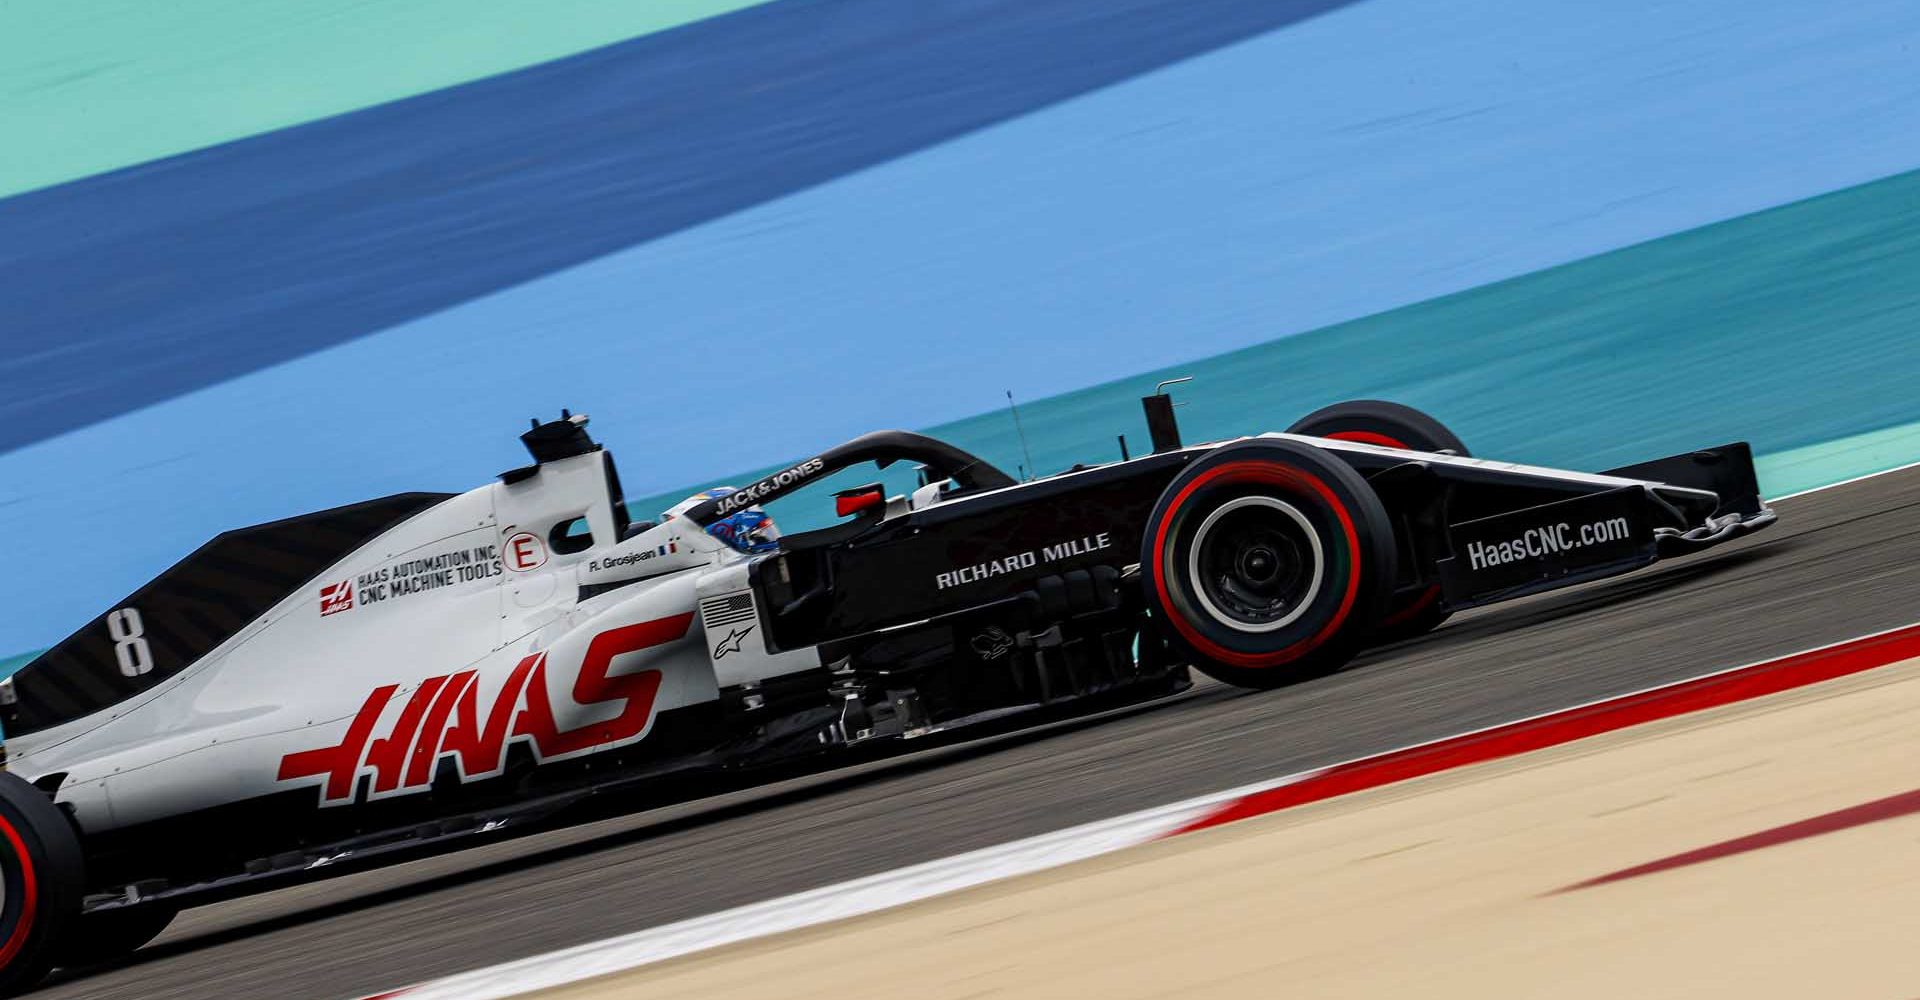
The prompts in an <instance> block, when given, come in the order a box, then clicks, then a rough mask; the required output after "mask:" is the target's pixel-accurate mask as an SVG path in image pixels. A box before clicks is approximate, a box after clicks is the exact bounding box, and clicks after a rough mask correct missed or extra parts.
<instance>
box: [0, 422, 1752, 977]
mask: <svg viewBox="0 0 1920 1000" xmlns="http://www.w3.org/2000/svg"><path fill="white" fill-rule="evenodd" d="M1143 403H1144V405H1145V408H1146V413H1147V421H1148V426H1149V430H1150V432H1151V436H1152V438H1153V443H1154V448H1153V451H1152V453H1151V454H1147V455H1142V456H1140V457H1136V458H1130V459H1128V458H1125V457H1124V453H1123V460H1122V461H1119V462H1115V463H1111V464H1105V465H1097V466H1091V467H1084V466H1076V467H1075V468H1073V469H1070V470H1068V471H1066V472H1063V473H1060V474H1058V475H1054V476H1050V477H1047V478H1043V479H1038V480H1034V481H1029V482H1016V481H1015V480H1014V479H1012V478H1011V477H1009V476H1008V475H1007V474H1005V473H1004V472H1001V471H1000V470H999V469H996V468H994V467H993V466H992V465H990V464H988V463H987V462H985V461H983V460H982V459H980V458H978V457H976V456H974V455H971V454H968V453H967V452H965V451H962V450H960V449H959V448H955V447H953V446H951V445H949V444H945V443H942V442H940V441H937V440H934V439H932V438H928V437H924V436H922V435H918V434H910V433H905V432H900V431H883V432H879V433H875V434H869V435H866V436H864V437H861V438H858V439H855V440H853V441H851V442H848V443H846V444H843V445H841V446H839V447H836V448H832V449H829V450H828V451H825V452H823V453H821V454H819V455H816V456H814V457H811V458H808V459H807V460H805V461H803V462H799V463H797V464H794V465H792V466H791V467H788V468H785V469H783V470H781V471H779V472H777V473H775V474H773V475H770V476H767V477H766V478H764V479H762V480H760V481H758V482H755V483H752V484H751V485H748V486H746V487H745V488H742V489H726V488H722V489H715V490H709V491H707V492H705V493H701V494H697V495H696V496H694V497H692V498H689V499H688V500H687V501H686V502H684V503H682V504H680V505H678V506H676V507H675V508H674V509H672V510H671V511H668V512H667V513H666V514H665V516H664V517H663V519H662V520H660V521H658V522H657V523H656V522H634V521H632V520H630V515H629V513H628V510H627V507H626V504H625V503H624V502H623V499H622V496H621V490H620V483H619V479H618V477H617V475H616V474H615V471H614V463H613V459H612V456H611V454H610V453H609V452H607V451H605V450H603V449H602V448H601V446H600V445H598V444H596V443H594V442H593V441H592V439H591V438H590V437H589V436H588V434H587V431H586V420H585V418H584V417H579V416H571V415H567V414H564V413H563V415H562V419H560V420H557V421H552V422H547V423H540V422H538V421H535V425H534V427H533V428H532V429H531V430H529V431H527V432H526V433H525V434H523V435H522V440H523V441H524V443H525V444H526V446H527V448H528V449H529V450H530V451H531V453H532V456H533V464H531V465H528V466H526V467H525V468H520V469H515V470H513V471H511V472H507V473H505V474H503V475H502V476H500V477H499V480H498V481H497V482H492V483H489V484H487V485H485V486H482V487H480V488H478V489H475V490H473V491H471V492H468V493H464V494H460V495H457V496H455V495H442V494H427V493H411V494H404V495H398V496H390V497H386V498H384V499H379V500H373V501H369V502H366V503H361V504H355V505H352V506H349V507H342V508H338V509H335V510H329V511H324V512H321V513H317V514H309V515H306V516H303V517H295V518H292V519H289V520H285V521H279V522H275V523H271V524H264V525H259V526H256V527H251V528H245V529H241V530H237V531H231V532H228V533H226V534H223V535H220V536H219V537H217V538H215V539H214V540H213V541H211V542H209V543H207V544H206V545H205V546H203V547H202V548H201V549H199V550H198V551H196V552H194V553H193V554H192V555H190V556H188V557H187V558H186V559H184V560H183V561H181V562H180V563H179V564H178V565H176V566H174V567H173V568H171V569H169V570H168V571H167V572H165V573H163V574H161V575H160V576H159V577H158V578H156V579H154V580H153V581H152V582H150V583H149V584H147V585H146V586H144V587H142V588H140V589H139V590H138V591H136V592H135V593H133V594H132V595H131V596H129V597H127V598H126V599H125V600H122V601H120V602H118V603H117V604H116V605H114V607H113V608H111V609H110V610H108V611H107V612H106V613H105V614H103V615H101V616H100V617H99V618H97V619H95V620H94V621H92V622H90V623H88V624H87V625H86V626H85V627H84V628H82V629H81V630H80V631H78V632H76V633H74V634H73V635H72V636H71V637H70V638H68V639H67V640H66V641H64V642H62V643H60V644H59V645H58V646H56V647H54V648H53V649H51V650H49V651H48V652H46V653H45V654H43V655H42V656H40V657H39V658H38V659H36V660H34V661H33V662H32V663H31V664H29V665H28V666H26V667H25V668H24V669H22V670H21V671H20V672H19V673H18V674H17V675H15V676H14V677H13V678H11V679H10V680H8V681H6V682H3V683H0V720H3V721H4V725H5V733H6V737H5V744H4V750H5V753H6V754H7V755H8V758H9V759H8V761H7V771H6V773H4V774H0V882H3V883H4V885H3V888H4V901H3V902H0V986H4V987H5V988H8V989H18V988H21V987H22V986H24V985H26V984H30V983H32V982H34V981H35V980H36V979H37V978H38V977H40V976H41V975H42V974H43V973H45V972H46V970H47V969H48V968H49V967H50V966H52V965H54V964H68V963H77V962H84V961H91V960H99V959H103V958H109V957H113V956H115V955H118V954H123V953H125V952H128V951H131V950H133V949H135V948H138V947H139V946H140V945H141V944H143V943H145V942H146V941H148V940H150V939H151V938H152V937H153V936H155V935H156V934H158V933H159V932H160V930H161V929H162V928H164V927H165V926H166V923H167V921H168V920H170V919H171V918H172V916H173V915H174V914H175V913H176V912H177V911H178V910H179V909H180V908H181V907H183V906H187V905H192V904H196V903H202V902H208V901H212V900H216V899H221V898H226V897H230V896H234V895H238V894H242V893H247V892H253V891H258V890H263V889H267V888H272V887H276V886H279V885H284V884H287V883H290V882H293V881H298V880H302V879H308V878H316V877H321V876H324V875H327V874H331V873H335V872H341V871H346V870H351V869H353V868H356V867H366V866H370V865H377V864H381V863H385V862H389V861H396V860H399V859H402V858H407V857H412V856H416V855H418V854H420V853H422V852H430V851H435V850H442V849H450V848H453V847H457V846H460V845H463V844H466V843H470V842H473V841H474V840H475V839H476V838H481V837H485V836H504V835H508V834H511V833H514V832H517V831H521V830H527V829H534V828H536V827H538V826H539V825H541V824H552V823H556V822H560V821H563V820H566V819H569V818H573V817H577V816H579V815H581V811H582V810H583V809H584V807H585V804H586V803H588V802H589V801H591V802H594V803H603V804H604V803H608V802H624V803H627V805H626V806H624V807H626V808H631V807H632V803H633V802H635V801H637V800H636V799H633V798H620V797H615V796H612V795H611V793H614V792H625V793H630V794H637V793H638V792H639V791H640V790H641V789H651V790H655V791H659V790H662V789H670V791H667V792H664V793H663V794H667V795H671V796H679V797H690V796H694V795H699V794H704V793H707V792H710V791H713V790H715V789H717V788H720V787H723V786H728V785H730V784H731V785H732V786H733V787H738V785H739V784H741V783H750V782H751V781H755V780H764V779H765V777H766V776H769V775H785V774H791V773H794V771H795V769H801V770H811V769H817V768H824V767H829V766H834V765H836V764H840V763H844V762H846V761H849V760H852V759H855V758H856V757H857V756H858V755H859V754H863V753H867V752H870V751H872V750H874V749H876V748H880V747H884V746H899V745H901V742H902V741H904V740H908V739H911V738H916V737H921V736H927V735H931V734H934V733H940V732H949V731H950V732H961V733H975V732H980V731H982V728H981V727H985V726H991V725H1000V726H1003V727H1005V726H1019V725H1028V724H1031V723H1033V722H1037V721H1039V720H1043V719H1049V718H1058V717H1061V716H1062V715H1064V714H1072V713H1082V712H1088V711H1092V710H1094V709H1098V708H1101V707H1103V706H1115V705H1121V704H1127V703H1134V702H1140V701H1144V700H1147V699H1152V698H1157V697H1161V696H1164V695H1166V694H1169V693H1171V692H1175V691H1178V690H1180V689H1182V688H1183V687H1184V686H1185V685H1186V684H1187V683H1188V681H1187V676H1188V675H1187V669H1188V668H1189V667H1192V668H1194V669H1198V670H1200V671H1202V672H1204V673H1206V674H1208V675H1211V676H1212V677H1215V678H1217V679H1219V680H1223V681H1226V682H1228V683H1231V684H1236V685H1242V686H1245V687H1251V688H1269V687H1275V686H1278V685H1282V684H1286V683H1290V682H1294V681H1299V680H1302V679H1304V678H1310V677H1314V676H1318V675H1321V674H1324V673H1327V672H1329V671H1332V670H1335V669H1338V668H1339V667H1340V666H1341V665H1343V664H1344V663H1346V662H1347V661H1348V660H1349V659H1350V658H1351V657H1352V656H1353V655H1354V654H1355V653H1356V651H1358V650H1360V649H1361V648H1363V647H1365V646H1367V645H1369V644H1374V643H1379V642H1383V641H1388V640H1391V639H1396V638H1406V637H1408V636H1412V635H1416V634H1418V633H1420V632H1422V631H1425V630H1427V629H1431V628H1433V627H1434V626H1436V625H1438V624H1439V623H1440V621H1441V620H1442V619H1443V618H1445V617H1446V616H1447V615H1448V614H1449V613H1451V612H1454V611H1457V610H1459V609H1462V608H1468V607H1473V606H1475V605H1480V604H1486V603H1489V602H1492V601H1499V600H1504V599H1508V598H1512V597H1516V596H1519V595H1523V594H1530V593H1534V592H1537V591H1542V590H1546V589H1550V588H1555V587H1564V586H1568V585H1570V584H1573V583H1577V582H1580V581H1583V580H1591V579H1594V578H1597V577H1602V576H1608V575H1613V574H1618V573H1624V572H1627V571H1629V570H1633V569H1635V568H1638V567H1641V566H1645V565H1647V564H1648V563H1650V562H1652V561H1654V560H1655V559H1657V558H1660V557H1663V556H1669V555H1675V554H1680V553H1685V552H1691V551H1694V550H1698V549H1701V548H1704V547H1707V546H1710V545H1713V544H1715V543H1718V542H1721V541H1725V540H1727V539H1729V538H1732V537H1735V536H1737V535H1740V534H1743V533H1745V532H1748V531H1751V530H1754V529H1756V528H1759V527H1762V526H1764V525H1766V524H1767V523H1769V522H1770V521H1771V520H1772V518H1773V514H1772V512H1771V511H1770V510H1768V509H1767V507H1766V506H1765V505H1763V504H1762V503H1761V500H1760V497H1759V494H1758V491H1757V488H1756V486H1755V481H1754V473H1753V464H1752V460H1751V457H1750V455H1749V453H1748V450H1747V448H1746V446H1745V445H1742V444H1733V445H1727V446H1724V447H1718V448H1710V449H1706V450H1702V451H1697V452H1692V453H1689V454H1685V455H1679V456H1675V457H1672V458H1667V459H1661V460H1659V461H1655V462H1649V463H1646V464H1644V465H1637V466H1633V467H1630V468H1625V469H1616V470H1613V471H1612V472H1608V473H1604V474H1600V475H1589V474H1585V473H1578V472H1565V471H1560V470H1555V469H1545V468H1532V467H1527V466H1521V465H1512V464H1507V463H1502V462H1489V461H1482V460H1479V459H1474V458H1470V457H1468V455H1467V450H1466V448H1465V447H1463V446H1462V444H1461V443H1460V441H1459V440H1458V439H1457V438H1455V437H1454V436H1453V435H1452V434H1451V433H1449V432H1448V431H1447V430H1446V428H1444V427H1442V426H1441V425H1440V424H1439V423H1437V422H1435V421H1434V420H1432V419H1431V418H1429V417H1427V416H1425V415H1423V414H1420V413H1418V412H1416V411H1414V410H1411V409H1408V408H1406V407H1404V406H1399V405H1395V404H1391V403H1382V402H1356V403H1345V404H1339V405H1336V406H1333V407H1329V408H1327V409H1324V410H1321V411H1319V412H1317V413H1314V414H1311V415H1309V416H1308V417H1306V418H1305V419H1303V420H1302V421H1300V422H1299V423H1297V424H1295V425H1294V427H1293V428H1292V429H1291V430H1290V431H1289V432H1287V433H1283V434H1265V435H1261V436H1257V437H1249V438H1242V439H1239V440H1233V441H1226V442H1219V443H1212V444H1205V445H1198V446H1191V447H1189V446H1184V445H1182V444H1181V442H1180V440H1179V430H1178V428H1177V426H1176V425H1175V423H1174V420H1173V410H1172V404H1171V400H1170V399H1169V397H1168V396H1167V395H1166V394H1165V393H1164V392H1156V393H1155V394H1154V395H1152V396H1148V397H1146V399H1144V400H1143ZM1122 447H1123V449H1124V439H1122ZM869 462H872V463H877V464H879V465H881V466H886V465H889V464H891V463H895V462H912V463H918V464H919V465H920V466H921V476H922V479H923V485H921V486H920V487H919V488H918V489H914V490H912V491H911V494H910V495H906V496H889V495H887V491H886V490H885V489H883V488H882V487H881V486H880V485H878V484H874V485H867V486H859V487H855V488H853V489H846V490H841V491H839V492H838V493H836V494H835V495H834V496H833V497H832V502H833V504H834V508H835V513H836V515H837V516H838V517H839V518H840V519H841V520H840V522H839V523H836V524H834V525H832V526H831V527H827V528H823V529H820V530H814V531H807V532H801V533H795V534H788V535H785V536H782V535H781V534H780V533H779V531H778V529H777V528H776V527H775V526H774V524H773V521H772V519H771V518H770V517H768V515H767V514H766V513H765V511H764V510H763V509H762V507H761V505H762V504H764V503H767V502H769V501H772V500H774V499H775V498H778V497H781V496H785V495H787V494H790V493H792V492H794V491H796V490H799V489H802V488H804V487H806V486H808V485H810V484H817V483H820V481H821V480H822V479H823V478H825V477H827V476H829V475H832V474H833V473H835V472H837V471H840V470H843V469H848V468H849V467H853V466H856V465H861V464H864V463H869ZM822 499H823V501H824V499H825V498H824V497H823V498H822ZM863 748H865V749H863Z"/></svg>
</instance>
